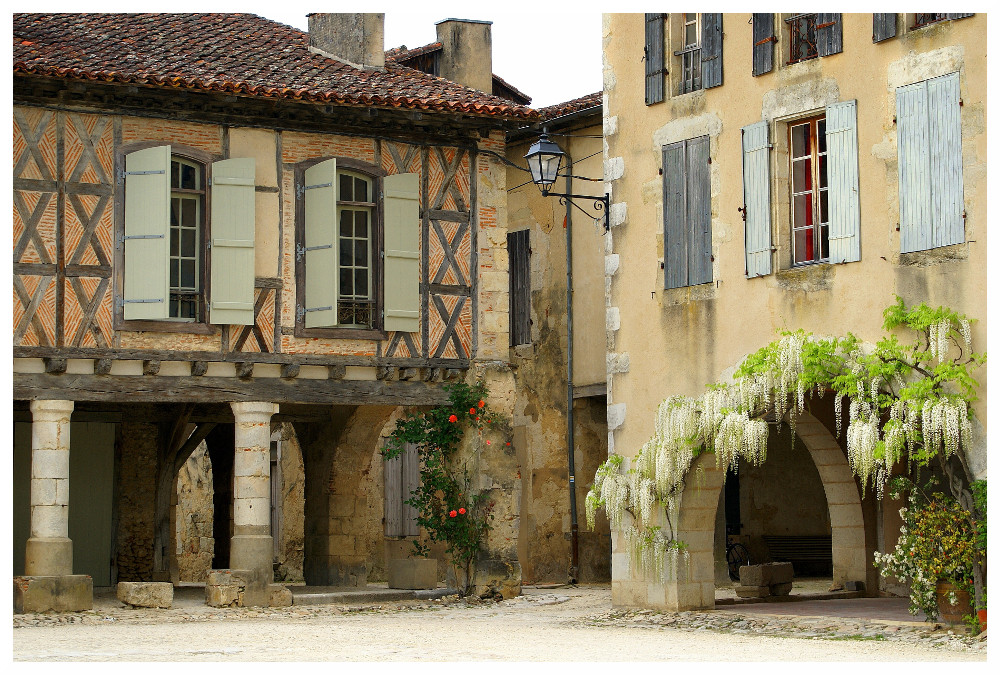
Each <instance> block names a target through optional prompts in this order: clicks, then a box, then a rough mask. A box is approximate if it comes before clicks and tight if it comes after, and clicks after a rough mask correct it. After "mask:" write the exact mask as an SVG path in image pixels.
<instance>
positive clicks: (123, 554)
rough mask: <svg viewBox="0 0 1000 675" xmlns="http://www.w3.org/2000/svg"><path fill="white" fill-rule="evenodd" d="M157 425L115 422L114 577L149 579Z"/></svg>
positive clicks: (151, 570)
mask: <svg viewBox="0 0 1000 675" xmlns="http://www.w3.org/2000/svg"><path fill="white" fill-rule="evenodd" d="M158 433H159V431H158V428H157V426H156V425H155V424H147V423H144V422H133V421H129V420H123V421H122V423H121V424H119V425H118V438H117V445H118V452H119V457H120V460H119V465H118V505H117V511H118V533H117V540H118V550H117V562H118V581H151V580H152V574H153V536H154V532H153V521H154V519H155V499H154V495H155V494H156V462H157V443H158Z"/></svg>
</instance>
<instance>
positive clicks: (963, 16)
mask: <svg viewBox="0 0 1000 675" xmlns="http://www.w3.org/2000/svg"><path fill="white" fill-rule="evenodd" d="M970 16H973V14H972V13H963V14H951V13H949V14H948V18H949V19H951V20H952V21H954V20H955V19H967V18H969V17H970Z"/></svg>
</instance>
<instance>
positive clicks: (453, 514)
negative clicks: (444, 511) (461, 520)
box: [448, 510, 458, 518]
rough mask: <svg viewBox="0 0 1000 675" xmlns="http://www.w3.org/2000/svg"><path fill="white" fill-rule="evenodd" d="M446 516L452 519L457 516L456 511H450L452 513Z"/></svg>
mask: <svg viewBox="0 0 1000 675" xmlns="http://www.w3.org/2000/svg"><path fill="white" fill-rule="evenodd" d="M448 515H449V516H451V517H452V518H454V517H455V516H457V515H458V511H455V510H452V512H451V513H449V514H448Z"/></svg>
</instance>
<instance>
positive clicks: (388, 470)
mask: <svg viewBox="0 0 1000 675" xmlns="http://www.w3.org/2000/svg"><path fill="white" fill-rule="evenodd" d="M405 454H406V453H405V452H404V453H403V454H401V455H397V456H396V457H393V458H392V459H386V460H385V461H384V462H383V463H382V473H383V477H384V483H385V512H384V514H383V515H384V516H385V536H387V537H402V536H403V471H402V467H403V455H405Z"/></svg>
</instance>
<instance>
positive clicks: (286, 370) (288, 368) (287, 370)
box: [281, 363, 299, 378]
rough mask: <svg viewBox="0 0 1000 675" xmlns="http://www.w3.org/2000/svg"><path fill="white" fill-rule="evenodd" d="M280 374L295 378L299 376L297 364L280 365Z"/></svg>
mask: <svg viewBox="0 0 1000 675" xmlns="http://www.w3.org/2000/svg"><path fill="white" fill-rule="evenodd" d="M281 376H282V377H284V378H295V377H298V376H299V364H297V363H286V364H284V365H282V366H281Z"/></svg>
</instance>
